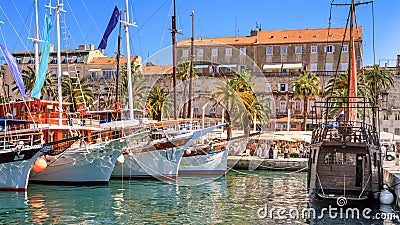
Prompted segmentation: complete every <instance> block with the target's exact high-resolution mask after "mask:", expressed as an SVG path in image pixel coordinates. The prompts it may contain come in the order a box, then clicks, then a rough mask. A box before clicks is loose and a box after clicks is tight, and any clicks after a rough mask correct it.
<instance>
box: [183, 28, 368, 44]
mask: <svg viewBox="0 0 400 225" xmlns="http://www.w3.org/2000/svg"><path fill="white" fill-rule="evenodd" d="M328 30H329V36H328ZM345 30H346V29H345V28H329V29H328V28H315V29H301V30H269V31H258V32H257V35H254V36H239V37H217V38H200V39H195V45H213V44H217V43H224V44H228V45H260V44H264V45H268V44H294V43H314V42H315V43H318V42H327V41H329V42H341V41H342V40H343V35H344V33H345ZM349 34H350V29H347V30H346V39H345V40H347V41H348V40H349V39H350V35H349ZM354 37H355V40H357V39H362V28H361V27H359V28H358V29H357V31H356V32H354ZM189 44H190V39H183V40H182V41H180V42H179V43H178V45H180V46H187V45H189Z"/></svg>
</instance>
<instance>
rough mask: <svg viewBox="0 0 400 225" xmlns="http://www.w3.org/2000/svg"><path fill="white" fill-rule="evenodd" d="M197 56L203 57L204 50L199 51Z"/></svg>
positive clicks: (199, 49)
mask: <svg viewBox="0 0 400 225" xmlns="http://www.w3.org/2000/svg"><path fill="white" fill-rule="evenodd" d="M197 56H199V57H203V49H202V48H198V49H197Z"/></svg>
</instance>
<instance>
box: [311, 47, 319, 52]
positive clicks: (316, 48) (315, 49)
mask: <svg viewBox="0 0 400 225" xmlns="http://www.w3.org/2000/svg"><path fill="white" fill-rule="evenodd" d="M317 52H318V47H317V46H315V45H314V46H311V53H317Z"/></svg>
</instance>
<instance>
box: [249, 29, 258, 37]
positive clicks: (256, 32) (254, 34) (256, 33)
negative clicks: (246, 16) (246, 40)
mask: <svg viewBox="0 0 400 225" xmlns="http://www.w3.org/2000/svg"><path fill="white" fill-rule="evenodd" d="M257 35H258V30H253V29H252V30H251V31H250V36H252V37H253V36H257Z"/></svg>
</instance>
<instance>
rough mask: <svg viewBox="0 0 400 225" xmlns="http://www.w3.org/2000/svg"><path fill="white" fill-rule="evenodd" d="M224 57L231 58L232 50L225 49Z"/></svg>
mask: <svg viewBox="0 0 400 225" xmlns="http://www.w3.org/2000/svg"><path fill="white" fill-rule="evenodd" d="M225 56H232V48H226V49H225Z"/></svg>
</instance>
